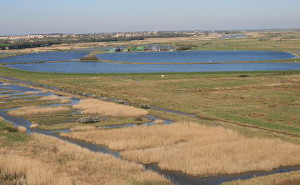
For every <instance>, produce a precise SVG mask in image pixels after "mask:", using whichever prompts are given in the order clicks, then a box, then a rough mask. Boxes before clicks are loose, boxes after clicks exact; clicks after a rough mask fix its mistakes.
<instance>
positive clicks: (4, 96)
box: [0, 95, 10, 99]
mask: <svg viewBox="0 0 300 185" xmlns="http://www.w3.org/2000/svg"><path fill="white" fill-rule="evenodd" d="M9 97H10V96H9V95H1V96H0V98H1V99H2V98H3V99H4V98H9Z"/></svg>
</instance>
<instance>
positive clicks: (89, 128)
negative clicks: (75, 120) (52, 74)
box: [71, 126, 97, 132]
mask: <svg viewBox="0 0 300 185" xmlns="http://www.w3.org/2000/svg"><path fill="white" fill-rule="evenodd" d="M96 129H97V127H95V126H78V127H75V128H71V131H72V132H80V131H90V130H96Z"/></svg>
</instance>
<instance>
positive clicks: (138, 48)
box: [106, 44, 173, 53]
mask: <svg viewBox="0 0 300 185" xmlns="http://www.w3.org/2000/svg"><path fill="white" fill-rule="evenodd" d="M106 51H109V52H112V53H115V52H146V51H149V52H151V51H153V52H154V51H173V48H172V46H167V45H159V44H155V45H146V46H132V47H118V48H109V49H106Z"/></svg>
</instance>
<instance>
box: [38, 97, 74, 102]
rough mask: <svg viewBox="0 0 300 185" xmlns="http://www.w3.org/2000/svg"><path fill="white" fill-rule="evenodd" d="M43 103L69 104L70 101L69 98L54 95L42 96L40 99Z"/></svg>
mask: <svg viewBox="0 0 300 185" xmlns="http://www.w3.org/2000/svg"><path fill="white" fill-rule="evenodd" d="M40 100H43V101H59V102H60V103H70V102H71V99H70V98H69V97H60V96H56V95H51V96H44V97H42V98H40Z"/></svg>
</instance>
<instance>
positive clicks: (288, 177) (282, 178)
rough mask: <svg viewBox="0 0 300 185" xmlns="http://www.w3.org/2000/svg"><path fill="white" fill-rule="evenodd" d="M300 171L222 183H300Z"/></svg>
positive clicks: (285, 184)
mask: <svg viewBox="0 0 300 185" xmlns="http://www.w3.org/2000/svg"><path fill="white" fill-rule="evenodd" d="M299 176H300V171H294V172H290V173H280V174H273V175H267V176H261V177H256V178H252V179H248V180H237V181H232V182H226V183H223V184H222V185H299V184H300V183H299V182H300V181H299V180H300V179H299Z"/></svg>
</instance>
